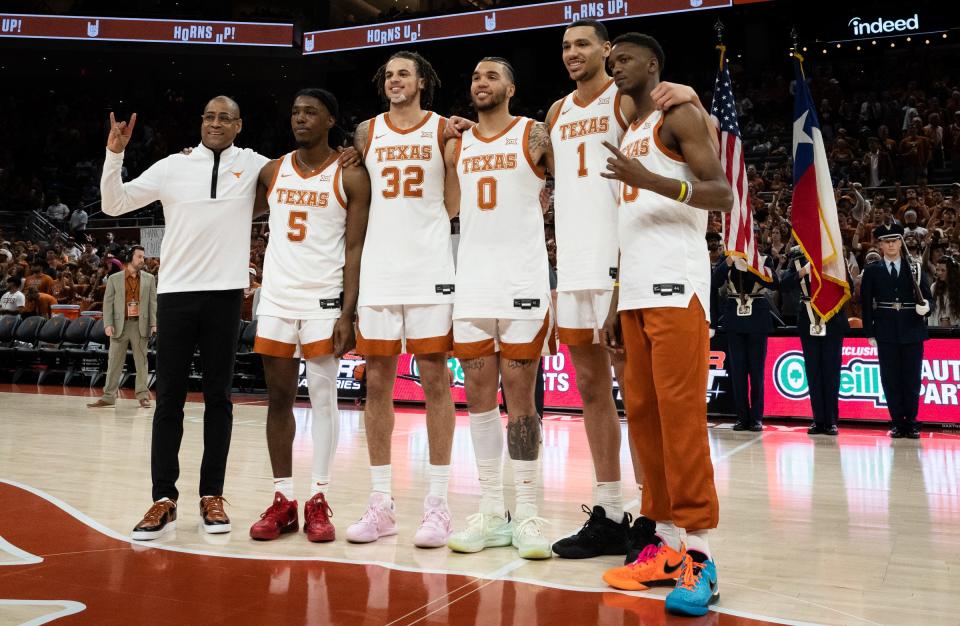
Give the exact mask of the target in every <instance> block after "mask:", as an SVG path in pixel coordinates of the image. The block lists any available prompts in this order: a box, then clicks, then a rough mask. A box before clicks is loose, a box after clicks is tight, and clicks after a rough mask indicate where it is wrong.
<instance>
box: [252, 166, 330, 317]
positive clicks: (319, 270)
mask: <svg viewBox="0 0 960 626" xmlns="http://www.w3.org/2000/svg"><path fill="white" fill-rule="evenodd" d="M337 157H338V155H337V154H336V153H334V154H333V155H331V157H330V160H329V161H328V162H327V163H326V164H324V165H323V166H321V168H320V169H318V170H317V171H316V172H315V173H314V174H312V175H311V174H309V173H307V172H304V171H303V170H302V169H301V168H300V167H299V166H298V165H297V162H296V152H291V153H290V154H287V155H284V156H283V157H281V158H280V165H279V167H278V168H277V172H276V175H275V177H274V179H273V182H272V183H271V185H270V188H269V189H268V190H267V201H268V203H269V205H270V243H269V244H268V245H267V253H266V256H265V257H264V260H263V284H262V285H261V287H260V304H259V305H257V315H271V316H274V317H284V318H289V319H329V318H334V317H340V306H341V304H342V296H343V266H344V249H345V245H344V243H345V239H346V229H347V200H346V192H345V191H344V189H343V177H342V176H341V173H340V172H341V168H340V165H339V163H337Z"/></svg>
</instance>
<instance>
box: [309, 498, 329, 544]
mask: <svg viewBox="0 0 960 626" xmlns="http://www.w3.org/2000/svg"><path fill="white" fill-rule="evenodd" d="M332 516H333V510H331V509H330V505H329V504H327V498H326V497H325V496H324V495H323V494H322V493H319V492H318V493H317V494H316V495H315V496H313V497H312V498H310V499H309V500H307V503H306V504H304V505H303V532H305V533H307V539H309V540H310V541H313V542H314V543H323V542H326V541H333V540H334V539H335V538H336V536H337V532H336V530H335V529H334V527H333V524H331V523H330V518H331V517H332Z"/></svg>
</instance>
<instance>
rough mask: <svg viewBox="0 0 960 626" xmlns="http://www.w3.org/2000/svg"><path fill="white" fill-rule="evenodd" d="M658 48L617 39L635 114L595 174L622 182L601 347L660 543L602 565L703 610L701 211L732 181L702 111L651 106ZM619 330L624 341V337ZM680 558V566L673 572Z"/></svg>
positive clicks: (618, 74) (719, 206)
mask: <svg viewBox="0 0 960 626" xmlns="http://www.w3.org/2000/svg"><path fill="white" fill-rule="evenodd" d="M663 61H664V54H663V50H662V48H661V47H660V44H659V43H657V41H656V40H655V39H654V38H652V37H649V36H647V35H641V34H639V33H628V34H625V35H621V36H620V37H618V38H616V39H615V40H614V41H613V49H612V51H611V54H610V67H611V69H612V74H613V79H614V81H615V83H616V85H617V88H618V89H619V90H620V91H621V92H622V93H623V94H624V95H627V96H630V97H631V98H632V99H633V101H634V103H635V106H636V108H637V119H636V121H634V122H633V123H632V124H631V125H630V127H629V128H628V129H627V132H626V134H625V135H624V137H623V140H622V142H621V147H620V148H619V149H618V148H617V147H616V146H614V145H612V144H609V143H607V144H606V145H607V146H608V148H609V150H610V151H611V153H612V156H611V157H610V158H609V159H608V165H607V171H605V172H604V173H603V176H605V177H607V178H610V179H612V180H616V181H619V182H620V192H621V193H620V208H619V211H620V219H619V240H620V246H619V247H620V286H619V288H618V289H617V290H615V292H614V296H613V303H612V307H616V309H615V310H616V311H619V316H617V315H616V314H615V313H611V315H609V317H608V319H607V321H606V322H605V324H604V329H603V332H604V342H605V343H606V344H607V345H608V346H610V347H611V348H612V349H621V347H623V348H625V350H626V355H627V362H626V377H625V384H626V388H627V391H626V395H625V398H626V403H627V421H628V432H629V435H630V438H631V439H632V441H633V444H634V446H635V447H636V449H637V455H638V456H639V457H640V460H641V462H642V463H643V469H644V475H645V484H644V492H643V504H642V507H641V512H642V513H643V515H644V516H645V517H647V518H650V519H652V520H656V524H657V527H656V530H657V537H658V538H659V540H660V542H659V545H657V544H651V545H649V546H647V547H646V548H645V549H644V551H643V552H641V553H640V555H639V557H638V558H637V560H636V561H635V562H634V563H632V564H630V565H627V566H624V567H620V568H616V569H614V570H610V571H608V572H607V573H606V574H605V575H604V580H606V581H607V582H608V583H609V584H611V585H613V586H615V587H618V588H621V589H643V588H646V586H647V585H649V584H650V583H653V582H662V581H663V580H669V579H671V578H677V583H676V587H675V588H674V590H673V591H672V592H671V593H670V595H668V596H667V599H666V608H667V609H668V610H669V611H672V612H676V613H681V614H685V615H703V614H705V613H706V612H707V608H708V606H709V604H710V603H712V602H714V601H716V599H717V597H718V592H717V571H716V566H715V564H714V561H713V560H712V557H711V553H710V547H709V545H708V542H707V531H708V530H709V529H712V528H715V527H716V526H717V522H718V520H719V505H718V503H717V493H716V488H715V486H714V479H713V466H712V465H711V462H710V446H709V444H708V441H707V415H706V401H705V398H706V385H707V358H708V354H709V349H710V347H709V317H710V314H709V294H710V261H709V257H708V253H707V250H706V246H704V245H703V238H704V235H705V234H706V230H707V213H708V211H711V210H720V211H729V210H730V207H731V205H732V201H733V200H732V198H733V196H732V193H731V190H730V185H729V184H728V183H727V180H726V178H725V176H724V171H723V168H722V167H721V165H720V161H719V159H718V158H717V150H716V148H715V147H714V144H713V142H712V141H711V132H710V131H708V130H707V128H705V127H704V125H703V124H702V122H701V115H700V112H699V111H698V110H697V109H696V107H694V106H693V105H690V104H682V105H680V106H676V107H673V108H671V109H670V110H669V111H667V112H662V111H658V110H657V109H656V106H655V104H654V101H653V98H652V97H651V92H652V91H653V89H654V88H655V87H656V86H657V84H658V83H659V81H660V72H661V70H662V68H663ZM621 334H622V339H621ZM677 564H681V567H680V568H679V571H677Z"/></svg>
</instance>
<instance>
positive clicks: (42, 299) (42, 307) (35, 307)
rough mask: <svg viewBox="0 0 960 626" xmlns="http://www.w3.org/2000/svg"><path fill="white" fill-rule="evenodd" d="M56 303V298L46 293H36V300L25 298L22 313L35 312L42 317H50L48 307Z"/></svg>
mask: <svg viewBox="0 0 960 626" xmlns="http://www.w3.org/2000/svg"><path fill="white" fill-rule="evenodd" d="M56 303H57V299H56V298H54V297H53V296H51V295H50V294H47V293H38V294H37V300H36V301H35V302H34V301H31V300H27V302H26V304H25V305H24V306H23V312H24V313H36V314H38V315H41V316H43V317H46V318H49V317H50V307H51V306H53V305H54V304H56Z"/></svg>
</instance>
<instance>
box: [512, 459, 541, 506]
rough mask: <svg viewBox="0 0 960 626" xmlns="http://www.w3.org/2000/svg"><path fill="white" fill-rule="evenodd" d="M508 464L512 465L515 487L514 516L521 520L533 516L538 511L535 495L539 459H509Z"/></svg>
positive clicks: (536, 493)
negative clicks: (515, 505) (515, 506)
mask: <svg viewBox="0 0 960 626" xmlns="http://www.w3.org/2000/svg"><path fill="white" fill-rule="evenodd" d="M510 465H512V466H513V484H514V487H515V489H516V498H517V508H516V509H515V513H516V518H517V519H520V520H522V519H526V518H528V517H535V516H536V515H537V513H538V512H539V507H538V506H537V496H538V495H539V491H540V489H539V486H540V483H539V481H538V480H537V473H538V472H537V470H538V468H539V465H540V459H537V460H535V461H521V460H520V459H510Z"/></svg>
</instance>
